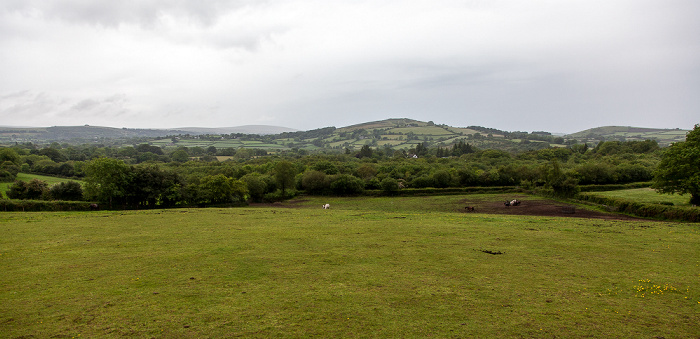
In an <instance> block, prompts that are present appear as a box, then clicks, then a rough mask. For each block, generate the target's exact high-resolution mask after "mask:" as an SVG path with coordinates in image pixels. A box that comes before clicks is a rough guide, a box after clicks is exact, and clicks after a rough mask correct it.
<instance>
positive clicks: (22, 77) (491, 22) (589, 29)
mask: <svg viewBox="0 0 700 339" xmlns="http://www.w3.org/2000/svg"><path fill="white" fill-rule="evenodd" d="M698 13H700V1H697V0H530V1H522V0H371V1H370V0H284V1H276V0H208V1H199V0H122V1H113V0H45V1H42V0H1V1H0V126H37V127H47V126H75V125H85V124H89V125H93V126H109V127H117V128H121V127H127V128H177V127H234V126H243V125H273V126H283V127H289V128H294V129H298V130H311V129H315V128H322V127H329V126H335V127H344V126H349V125H353V124H358V123H363V122H368V121H376V120H383V119H388V118H410V119H416V120H421V121H433V122H435V123H436V124H446V125H450V126H455V127H466V126H474V125H476V126H483V127H489V128H497V129H501V130H506V131H549V132H554V133H573V132H577V131H581V130H585V129H588V128H594V127H600V126H610V125H615V126H635V127H654V128H681V129H692V128H693V126H694V125H695V124H698V123H700V109H699V107H700V20H698Z"/></svg>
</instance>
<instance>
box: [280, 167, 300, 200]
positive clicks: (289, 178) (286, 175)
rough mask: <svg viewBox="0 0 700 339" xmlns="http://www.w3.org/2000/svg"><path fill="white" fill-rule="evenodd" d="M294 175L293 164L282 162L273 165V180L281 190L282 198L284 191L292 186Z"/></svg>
mask: <svg viewBox="0 0 700 339" xmlns="http://www.w3.org/2000/svg"><path fill="white" fill-rule="evenodd" d="M296 174H297V172H296V169H295V168H294V164H292V163H291V162H289V161H287V160H282V161H280V162H278V163H277V164H276V165H275V180H276V181H277V185H278V186H279V188H280V190H282V195H283V196H284V195H285V191H286V190H287V189H288V188H290V187H292V186H293V185H294V176H296Z"/></svg>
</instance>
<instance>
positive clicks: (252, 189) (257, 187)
mask: <svg viewBox="0 0 700 339" xmlns="http://www.w3.org/2000/svg"><path fill="white" fill-rule="evenodd" d="M241 181H243V182H244V183H245V185H246V188H247V189H248V194H249V196H250V200H252V201H254V202H262V201H263V197H264V196H265V191H266V187H265V182H264V181H263V180H262V179H261V175H260V174H259V173H250V174H246V175H244V176H243V177H241Z"/></svg>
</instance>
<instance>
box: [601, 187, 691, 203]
mask: <svg viewBox="0 0 700 339" xmlns="http://www.w3.org/2000/svg"><path fill="white" fill-rule="evenodd" d="M588 194H592V195H600V196H604V197H610V198H622V199H626V200H630V201H635V202H641V203H650V204H673V205H675V206H690V196H689V195H687V194H686V195H679V194H659V193H657V192H656V191H655V190H654V189H652V188H634V189H627V190H615V191H604V192H591V193H588Z"/></svg>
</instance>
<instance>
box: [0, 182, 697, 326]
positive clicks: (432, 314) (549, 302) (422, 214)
mask: <svg viewBox="0 0 700 339" xmlns="http://www.w3.org/2000/svg"><path fill="white" fill-rule="evenodd" d="M489 197H490V196H487V195H484V196H479V197H475V196H443V197H414V198H404V197H399V198H326V199H321V198H309V199H307V200H306V201H303V202H299V203H293V204H292V203H285V204H282V205H273V206H259V207H246V208H226V209H215V208H211V209H173V210H156V211H126V212H124V211H120V212H112V211H99V212H74V213H1V214H0V229H1V231H2V233H3V237H2V238H0V266H2V271H0V324H2V328H3V331H2V333H3V334H2V335H1V336H3V337H9V338H14V337H31V336H34V337H79V336H80V337H123V336H134V337H167V338H174V337H177V338H188V337H189V338H206V337H212V338H217V337H234V336H242V337H260V338H269V337H402V338H403V337H406V338H411V337H415V338H417V337H420V338H424V337H428V336H433V337H462V338H463V337H501V338H502V337H505V338H508V337H510V338H521V337H567V338H571V337H641V338H653V337H666V338H681V337H698V336H700V327H698V326H697V324H698V323H700V256H699V254H700V229H699V228H698V225H696V224H683V223H665V222H649V221H605V220H588V219H577V218H557V217H524V216H506V215H486V214H478V213H474V214H471V213H458V212H457V211H460V209H461V208H463V206H462V205H461V203H459V201H460V200H463V199H465V198H468V199H470V200H474V199H489ZM322 203H330V204H331V209H330V210H323V209H321V204H322ZM487 252H490V253H491V254H490V253H487ZM498 253H501V254H498Z"/></svg>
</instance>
